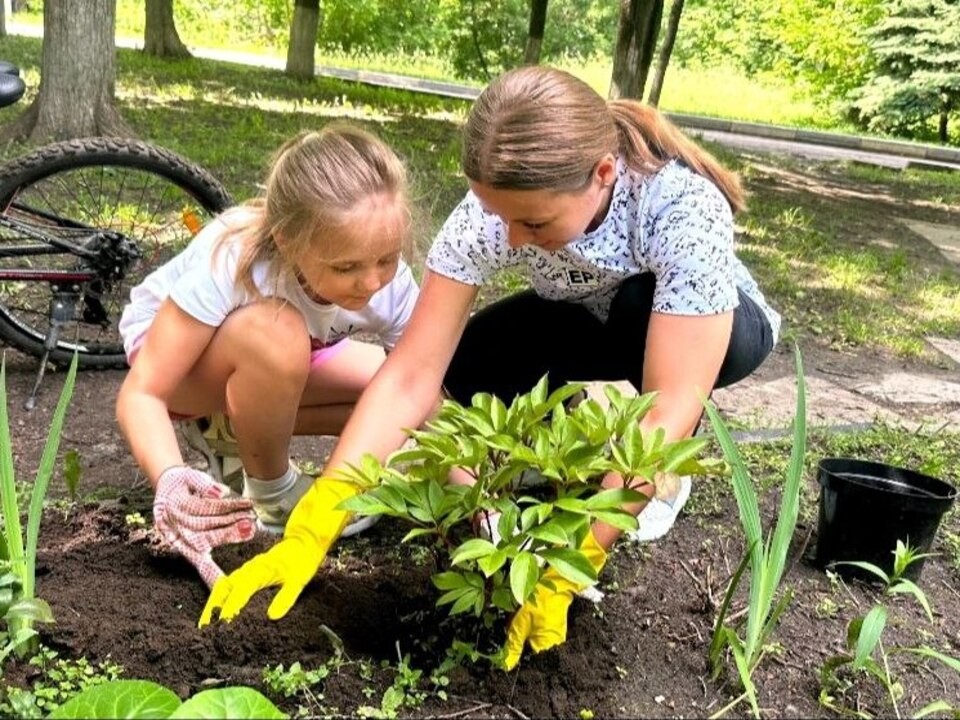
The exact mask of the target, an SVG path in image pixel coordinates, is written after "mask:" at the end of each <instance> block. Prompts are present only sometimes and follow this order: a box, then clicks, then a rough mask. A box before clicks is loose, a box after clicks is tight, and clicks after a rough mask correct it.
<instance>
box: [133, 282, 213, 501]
mask: <svg viewBox="0 0 960 720" xmlns="http://www.w3.org/2000/svg"><path fill="white" fill-rule="evenodd" d="M215 331H216V328H213V327H211V326H209V325H204V324H203V323H201V322H200V321H199V320H197V319H195V318H193V317H192V316H190V315H188V314H187V313H186V312H184V311H183V310H181V309H180V308H179V307H178V306H177V305H176V304H175V303H174V302H173V301H171V300H169V299H167V300H165V301H164V302H163V304H162V305H161V306H160V309H159V311H158V312H157V316H156V318H155V319H154V321H153V323H152V324H151V326H150V329H149V331H148V332H147V335H146V337H145V338H144V342H143V344H142V345H141V346H140V350H139V352H138V353H137V357H136V359H135V361H134V363H133V367H132V368H131V369H130V372H129V373H127V377H126V378H125V379H124V381H123V385H122V386H121V387H120V392H119V394H118V395H117V422H118V423H119V424H120V429H121V431H122V432H123V435H124V437H125V438H126V439H127V443H128V444H129V445H130V450H131V452H132V453H133V457H134V458H135V459H136V461H137V465H138V466H139V467H140V468H141V469H142V470H143V472H144V474H146V476H147V478H148V479H149V480H150V484H151V485H154V486H155V485H156V482H157V478H158V477H159V476H160V473H162V472H163V471H164V470H166V469H167V468H169V467H171V466H173V465H182V464H183V455H182V454H181V453H180V447H179V445H178V444H177V438H176V435H175V433H174V430H173V423H172V422H171V421H170V415H169V412H168V410H169V406H168V402H169V399H170V397H171V396H172V394H173V392H174V391H175V390H176V388H177V386H178V385H179V384H180V383H181V382H182V381H183V379H184V378H185V377H186V376H187V375H188V374H189V372H190V370H191V369H192V368H193V366H194V365H195V364H196V362H197V359H198V358H199V357H200V355H201V354H202V353H203V350H204V348H206V347H207V345H208V344H209V343H210V340H211V338H212V337H213V334H214V332H215Z"/></svg>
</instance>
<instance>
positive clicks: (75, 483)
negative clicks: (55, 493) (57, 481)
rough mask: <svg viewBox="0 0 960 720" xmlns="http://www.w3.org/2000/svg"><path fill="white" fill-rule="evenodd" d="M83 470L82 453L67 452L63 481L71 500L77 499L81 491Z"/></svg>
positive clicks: (64, 461) (64, 457) (65, 454)
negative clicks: (81, 465)
mask: <svg viewBox="0 0 960 720" xmlns="http://www.w3.org/2000/svg"><path fill="white" fill-rule="evenodd" d="M82 475H83V468H81V467H80V453H79V452H77V451H76V450H73V449H71V450H67V452H66V453H64V456H63V481H64V484H66V486H67V492H68V493H69V494H70V497H71V498H76V497H77V492H78V491H79V489H80V478H81V477H82Z"/></svg>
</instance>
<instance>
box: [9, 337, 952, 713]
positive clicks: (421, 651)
mask: <svg viewBox="0 0 960 720" xmlns="http://www.w3.org/2000/svg"><path fill="white" fill-rule="evenodd" d="M11 360H12V363H11ZM31 368H32V364H31V362H30V361H29V360H22V359H20V360H18V358H17V356H11V357H10V358H8V372H9V377H8V384H9V385H10V395H11V397H10V407H11V424H12V426H13V428H14V433H15V435H16V436H18V437H20V438H21V442H20V443H19V447H18V466H22V467H32V466H33V465H32V464H31V463H32V462H34V461H33V459H32V457H33V455H35V454H36V453H37V448H36V447H32V446H30V444H29V443H26V442H23V441H22V439H23V438H24V437H25V436H26V430H27V428H33V427H36V428H43V427H45V423H46V422H47V417H46V415H47V414H48V413H49V410H50V408H49V407H48V406H52V404H53V403H52V401H51V400H50V398H51V397H52V396H54V394H55V390H54V389H52V386H53V384H54V381H53V380H52V379H50V380H48V383H49V384H50V388H49V389H48V390H47V392H46V393H45V395H44V399H43V402H42V403H41V405H40V407H39V408H38V409H37V410H35V411H34V412H33V413H32V414H28V413H25V412H23V411H22V410H20V409H19V404H20V401H22V397H23V393H24V392H25V391H26V388H27V387H28V386H29V380H30V376H29V373H30V370H31ZM119 377H120V375H119V374H117V373H92V374H85V375H82V376H81V381H80V382H79V383H78V385H77V393H76V396H75V398H74V402H73V405H72V409H71V412H70V416H69V419H68V424H67V432H66V435H65V437H64V441H63V443H64V445H63V446H64V448H67V449H68V448H82V453H81V458H82V463H83V472H84V477H83V480H82V484H81V494H82V495H83V496H85V497H87V498H90V497H91V496H94V497H100V498H101V499H99V500H90V499H87V500H84V501H81V502H77V503H59V504H57V505H56V506H54V507H51V508H50V509H49V510H48V511H47V512H46V514H45V516H44V520H43V524H42V526H41V536H40V554H39V560H38V587H37V589H38V594H39V596H40V597H42V598H45V599H47V600H48V601H49V602H50V605H51V607H52V609H53V612H54V615H55V617H56V619H57V624H56V625H53V626H43V627H41V634H42V641H43V643H44V644H45V645H47V646H48V647H50V648H52V649H54V650H56V651H57V652H58V653H59V654H60V657H63V658H80V657H85V658H87V659H88V660H89V661H90V662H91V663H97V662H102V661H105V660H110V661H112V662H114V663H117V664H119V665H120V666H122V667H123V668H124V677H128V678H145V679H152V680H156V681H158V682H160V683H162V684H164V685H166V686H168V687H170V688H171V689H172V690H174V691H175V692H176V693H177V694H178V695H180V697H182V698H183V697H187V696H188V695H190V694H193V693H195V692H197V691H199V690H201V689H204V688H207V687H215V686H220V685H250V686H254V687H257V688H259V689H261V690H264V691H265V692H267V694H268V695H270V697H271V698H272V699H274V700H275V701H276V702H277V703H278V705H280V707H282V708H283V709H285V710H286V711H288V712H290V713H291V714H295V713H297V711H298V708H304V709H306V711H308V712H309V713H310V714H313V715H324V714H347V715H354V714H357V712H358V710H359V709H360V708H363V707H366V708H380V706H381V702H382V699H383V697H384V694H385V693H386V691H387V689H388V688H390V687H391V685H394V684H395V683H396V682H397V680H398V678H399V677H400V676H401V674H402V673H401V672H399V670H400V668H399V661H400V658H402V657H404V656H408V658H409V661H408V667H410V668H412V669H416V670H422V671H424V675H423V677H422V678H421V679H420V681H419V683H418V685H417V687H418V689H417V690H416V691H414V690H413V689H412V688H408V689H407V690H405V691H404V692H403V693H401V694H402V695H403V696H404V697H405V698H406V699H407V700H408V701H409V702H410V703H411V706H409V707H404V708H402V709H401V710H400V715H401V716H415V717H426V716H434V717H451V718H452V717H490V716H496V717H515V718H519V717H575V716H583V717H585V716H587V715H588V714H589V713H591V712H592V713H593V714H594V715H595V716H596V717H702V716H706V715H709V714H711V713H713V712H716V711H717V710H719V709H720V708H721V707H723V706H724V705H725V704H726V703H727V702H729V701H730V700H731V699H732V698H733V697H735V696H736V694H737V691H736V690H735V689H734V688H733V687H732V686H730V685H727V684H724V682H723V681H722V679H721V680H719V681H714V680H712V679H710V677H709V672H708V667H707V649H708V645H709V642H710V636H711V632H712V624H713V622H714V620H715V616H716V604H717V603H719V602H720V600H721V598H722V595H723V591H724V588H725V585H726V581H727V579H728V578H729V576H730V574H731V573H732V571H733V570H734V569H735V567H736V565H737V563H738V561H739V559H740V557H741V554H742V551H743V548H742V531H741V529H740V523H739V519H738V517H737V511H736V505H735V502H734V500H733V497H732V495H731V494H730V492H729V490H728V489H727V486H726V484H725V483H722V482H721V481H703V482H701V484H700V485H699V487H698V489H697V491H696V492H695V494H694V497H693V498H692V500H691V502H690V504H689V505H688V508H689V512H685V513H684V514H683V516H681V518H680V520H679V522H678V524H677V526H676V527H675V529H674V530H673V531H672V532H671V533H670V534H669V535H668V536H667V537H665V538H664V539H662V540H660V541H658V542H656V543H652V544H649V545H642V546H638V545H631V544H628V543H621V544H620V545H618V547H617V551H616V552H615V553H614V554H613V555H612V557H611V560H610V562H609V563H608V565H607V567H606V568H605V569H604V572H603V574H602V576H601V583H600V587H601V588H603V589H604V590H605V591H606V597H605V599H604V600H603V601H602V602H601V603H600V604H599V605H593V604H592V603H590V602H589V601H586V600H582V599H577V600H576V601H575V602H574V604H573V606H572V610H571V613H570V623H569V637H568V641H567V643H566V644H565V645H563V646H561V647H560V648H559V649H558V650H555V651H550V652H547V653H544V654H542V655H539V656H532V657H531V656H526V657H525V658H524V660H523V661H522V663H521V665H520V667H519V669H518V670H517V671H516V672H514V673H510V674H507V673H504V672H502V671H501V670H497V669H493V668H491V667H490V666H489V664H487V663H486V662H485V661H484V660H482V659H481V660H478V661H477V662H475V663H469V662H466V663H464V664H462V665H461V666H459V667H456V668H452V669H442V670H441V671H440V674H441V675H442V676H443V678H445V679H444V680H443V681H442V682H445V683H446V684H445V685H444V686H442V688H440V687H439V686H434V685H432V684H431V682H429V680H428V679H427V678H428V676H429V675H430V674H431V672H434V671H436V670H437V669H438V668H439V667H440V664H441V662H442V660H443V659H444V650H445V649H446V648H447V647H449V645H450V641H451V640H452V638H453V634H454V632H455V631H457V632H459V633H460V639H462V640H469V641H476V642H478V644H479V645H482V644H483V643H485V642H497V641H499V640H502V632H503V628H502V627H494V628H491V629H490V630H488V631H487V630H481V631H479V633H476V630H470V628H469V626H468V625H467V624H463V623H458V624H456V626H454V625H453V624H451V623H449V622H446V621H445V617H446V612H445V611H441V610H437V609H435V608H434V602H435V600H436V598H437V592H436V590H435V589H434V588H433V587H432V585H431V584H430V582H429V576H430V574H431V572H432V571H433V568H432V567H431V566H430V565H429V555H428V554H427V553H424V552H422V551H418V550H417V549H416V548H414V547H411V546H407V545H401V544H400V542H399V540H400V538H401V537H402V535H403V534H404V532H405V531H406V528H405V527H403V526H402V525H401V524H400V523H399V522H397V521H392V520H384V521H382V522H380V523H379V524H377V525H376V526H374V528H373V529H371V530H370V531H369V532H367V533H365V534H364V535H362V536H360V537H358V538H355V539H350V540H345V541H343V542H341V543H339V544H338V546H337V547H336V548H335V549H334V551H333V552H332V554H331V556H330V557H329V558H328V560H327V562H326V563H325V565H324V567H323V570H322V571H321V573H320V574H319V575H318V577H317V578H316V579H315V581H314V582H313V583H312V584H311V585H310V586H309V587H308V588H307V590H306V591H305V593H304V595H303V596H302V598H301V600H300V602H299V603H298V604H297V605H296V606H295V607H294V608H293V610H292V611H291V612H290V614H289V615H288V616H287V617H286V618H285V619H283V620H281V621H279V622H270V621H268V620H267V619H266V617H265V613H266V605H267V601H268V600H269V597H270V595H271V593H269V592H264V593H261V594H260V595H258V596H257V597H255V598H254V600H253V601H252V602H251V604H250V606H249V607H248V608H247V609H246V610H245V611H244V612H243V613H242V614H241V616H240V617H239V618H238V619H236V620H235V621H234V622H232V623H230V624H218V625H215V626H212V627H209V628H206V629H203V630H200V629H198V628H197V626H196V621H197V618H198V617H199V614H200V611H201V609H202V608H203V605H204V603H205V601H206V597H207V592H206V589H205V587H204V586H203V584H202V583H201V582H200V580H199V578H197V577H196V576H195V574H194V573H193V571H192V569H191V568H190V567H189V566H188V565H187V564H186V563H185V562H184V561H182V560H180V559H178V558H176V557H170V556H168V555H164V554H163V553H161V552H158V550H157V548H156V547H155V545H154V544H153V543H152V542H151V539H150V535H149V532H148V530H147V529H146V527H145V526H144V525H141V524H140V523H139V521H138V516H137V513H139V514H140V517H142V518H146V519H148V520H149V511H150V500H149V495H148V492H147V489H146V487H145V484H144V483H143V482H142V481H141V480H140V479H138V478H137V473H136V470H135V467H134V465H133V462H132V460H131V459H130V457H129V454H128V453H127V451H126V448H125V446H124V445H123V443H122V440H121V439H120V437H119V435H118V434H117V431H116V429H115V428H114V425H113V423H112V422H111V420H112V417H111V415H110V412H111V410H112V405H111V402H110V400H111V398H112V396H113V394H114V393H115V387H116V383H117V382H118V380H119ZM17 428H19V429H20V432H19V433H18V431H17ZM787 452H788V451H778V453H779V454H780V455H783V456H784V457H785V456H786V454H787ZM760 477H762V476H760ZM766 479H768V480H769V478H766ZM806 483H807V488H806V492H805V493H804V500H805V502H806V503H807V507H806V510H805V512H803V513H802V514H801V518H802V519H801V524H800V526H799V527H798V529H797V533H796V535H795V538H794V544H793V547H792V548H791V555H790V557H791V561H790V564H789V569H788V572H787V575H786V577H785V581H784V583H785V585H786V586H788V587H791V588H793V589H794V591H795V596H794V599H793V601H792V603H791V604H790V606H789V607H788V609H787V611H786V613H785V614H784V616H783V620H782V623H781V626H780V628H779V629H778V630H777V632H776V633H775V634H774V640H775V641H776V645H775V646H774V647H772V648H770V650H769V652H768V654H767V656H766V658H765V660H764V662H763V664H762V665H761V666H760V669H759V670H758V672H757V673H756V674H755V676H754V679H755V681H756V684H757V687H758V691H759V699H760V705H761V708H762V710H763V713H764V715H765V716H767V717H795V716H803V717H811V716H818V717H829V716H832V713H831V712H829V711H827V710H825V709H824V708H822V707H821V706H820V705H819V704H818V695H819V693H820V680H819V676H818V672H819V668H820V665H821V664H822V663H823V661H824V660H825V659H826V658H827V657H828V656H830V655H834V654H836V653H837V652H839V651H841V650H842V648H843V644H844V637H845V628H846V624H847V622H848V621H849V620H850V619H852V618H853V617H855V616H857V615H862V614H864V613H865V612H866V611H867V610H868V609H869V608H870V607H871V604H872V603H873V602H874V601H875V600H878V599H882V598H881V597H880V596H879V594H878V591H877V590H876V589H875V588H869V587H866V586H863V585H859V584H844V583H839V582H836V581H831V579H830V578H829V577H828V576H827V575H826V574H825V573H823V572H822V571H820V570H817V569H815V568H813V567H811V566H810V564H809V562H808V560H807V558H808V557H809V556H810V554H811V552H812V549H813V547H814V543H815V542H816V534H815V528H814V527H812V522H813V521H812V520H811V518H815V512H814V511H815V507H812V504H811V503H812V502H813V501H812V498H814V497H815V489H814V485H813V479H812V477H809V476H808V477H807V478H806ZM58 489H59V488H58ZM59 494H60V495H61V496H62V494H63V493H62V490H60V491H59ZM776 502H777V498H776V497H775V494H771V493H768V494H767V495H765V496H764V497H763V500H762V507H763V508H764V523H765V525H766V526H769V524H770V523H772V521H773V516H774V512H775V510H774V508H775V506H776ZM956 518H957V513H956V512H954V513H953V515H952V516H951V517H950V518H949V528H950V529H951V531H952V532H953V533H956V532H957V531H958V530H960V527H958V525H960V523H958V522H957V519H956ZM943 531H944V528H942V529H941V537H942V536H943ZM270 542H272V539H271V538H258V539H256V540H254V541H253V542H252V543H250V544H247V545H243V546H236V547H233V548H227V549H223V550H221V551H220V552H219V554H218V556H217V557H218V559H219V560H220V561H221V562H222V564H223V566H224V567H225V568H226V569H227V570H230V569H233V568H235V567H237V566H238V565H239V564H240V563H241V562H242V561H243V560H245V559H246V558H249V557H251V556H252V555H253V554H254V553H255V552H257V551H258V550H262V549H264V548H265V547H266V546H267V545H268V544H269V543H270ZM940 549H943V548H942V547H941V548H940ZM953 562H954V563H955V562H956V561H955V560H953ZM920 584H921V586H922V588H923V589H924V591H925V592H926V594H927V597H928V598H929V600H930V603H931V605H932V606H933V610H934V617H935V622H934V623H933V624H931V623H929V622H928V621H927V620H926V618H925V616H924V614H923V611H922V609H921V608H920V606H919V605H918V604H917V603H916V602H915V601H913V599H912V598H910V597H904V596H900V597H897V598H891V599H887V600H886V603H887V604H888V606H889V607H890V608H891V612H890V619H889V621H888V628H887V630H886V632H885V634H884V643H885V646H886V647H888V648H889V647H892V646H894V645H919V644H927V645H931V646H933V647H936V648H938V649H940V650H942V651H944V652H947V653H948V654H951V655H953V656H957V655H960V592H958V589H957V588H958V587H960V570H958V569H957V567H956V566H954V565H952V564H951V559H950V558H949V557H947V556H944V557H936V558H931V559H930V560H928V561H927V563H926V566H925V567H924V570H923V575H922V577H921V583H920ZM742 606H743V599H738V600H737V601H735V603H734V607H733V611H734V612H735V611H737V610H739V609H740V608H741V607H742ZM467 631H470V632H471V633H476V634H472V635H470V636H466V637H465V636H464V635H463V633H464V632H467ZM338 642H342V651H341V652H339V654H338V648H337V643H338ZM295 662H299V663H300V664H301V667H302V668H303V669H305V670H312V669H316V668H320V667H326V668H327V669H328V670H329V671H330V672H329V675H328V677H326V679H324V680H323V681H322V682H319V683H317V684H316V685H315V686H314V687H313V688H312V693H313V695H312V696H307V695H304V694H302V693H301V694H299V695H296V696H293V697H290V698H284V697H282V696H280V695H278V694H276V693H275V692H273V691H271V689H270V688H269V687H268V686H267V685H265V683H264V670H265V668H276V666H277V665H278V664H281V663H282V664H283V666H284V668H285V669H289V668H290V666H291V664H292V663H295ZM892 670H893V672H894V674H895V675H897V676H898V677H899V679H900V681H901V683H902V686H903V688H904V696H903V697H902V698H901V700H900V707H901V709H902V711H903V713H904V715H907V714H909V713H912V712H915V711H916V710H918V709H920V708H921V707H923V706H924V705H926V704H927V702H930V701H932V700H936V699H939V698H947V699H953V700H955V699H956V698H958V697H960V681H958V679H960V676H958V675H957V674H953V673H950V672H945V671H943V670H942V669H941V668H939V667H937V666H936V665H932V664H929V665H928V664H924V663H921V662H919V661H918V660H917V659H910V660H907V659H906V658H905V657H903V656H900V657H897V658H895V659H894V664H893V666H892ZM39 677H40V676H39V675H38V671H37V670H36V669H34V668H32V667H30V666H27V665H25V664H21V665H20V666H16V667H14V668H11V669H9V670H8V672H7V675H6V678H5V680H6V682H9V683H16V684H19V685H22V686H26V685H29V684H30V683H31V682H34V681H36V680H38V679H39ZM437 689H442V690H443V691H444V692H445V694H446V700H441V699H440V697H439V696H438V694H437V692H436V690H437ZM847 701H848V703H849V704H851V705H854V706H856V705H857V703H859V704H860V705H859V706H860V707H861V708H863V709H868V710H871V711H874V712H879V713H881V714H883V715H889V714H891V712H892V709H891V707H890V706H889V704H888V701H887V700H886V698H885V696H884V692H883V691H882V688H880V686H879V685H877V684H876V683H863V690H862V691H857V690H854V691H851V693H850V694H849V695H848V696H847ZM581 713H582V715H581ZM747 714H748V707H747V706H746V705H741V706H738V707H737V708H735V709H734V710H733V712H732V713H731V716H744V715H747Z"/></svg>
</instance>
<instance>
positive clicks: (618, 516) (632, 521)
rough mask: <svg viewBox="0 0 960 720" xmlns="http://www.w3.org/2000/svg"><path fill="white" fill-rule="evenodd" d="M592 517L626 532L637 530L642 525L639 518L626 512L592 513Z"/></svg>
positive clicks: (600, 511)
mask: <svg viewBox="0 0 960 720" xmlns="http://www.w3.org/2000/svg"><path fill="white" fill-rule="evenodd" d="M590 516H591V517H593V518H594V519H596V520H601V521H602V522H605V523H606V524H607V525H612V526H613V527H615V528H617V530H622V531H624V532H629V531H630V530H636V529H637V527H639V524H640V523H639V521H638V520H637V516H636V515H634V514H633V513H629V512H627V511H626V510H598V511H595V512H592V513H590Z"/></svg>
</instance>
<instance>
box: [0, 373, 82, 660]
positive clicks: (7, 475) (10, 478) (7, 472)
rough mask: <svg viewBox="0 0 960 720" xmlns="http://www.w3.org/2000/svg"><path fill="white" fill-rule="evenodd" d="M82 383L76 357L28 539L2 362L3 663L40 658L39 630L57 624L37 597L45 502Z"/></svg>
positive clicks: (36, 490)
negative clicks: (75, 394)
mask: <svg viewBox="0 0 960 720" xmlns="http://www.w3.org/2000/svg"><path fill="white" fill-rule="evenodd" d="M76 377H77V356H76V355H74V356H73V362H72V363H71V364H70V370H69V372H68V373H67V378H66V380H65V381H64V384H63V390H62V391H61V393H60V400H59V402H58V403H57V407H56V410H55V411H54V413H53V420H52V421H51V423H50V431H49V433H48V435H47V442H46V444H45V445H44V448H43V455H42V456H41V458H40V467H39V468H38V469H37V475H36V478H35V479H34V482H33V493H32V495H31V498H30V508H29V511H28V513H27V528H26V535H25V536H24V534H23V526H22V524H21V522H20V511H21V508H20V505H19V503H18V502H17V482H16V476H15V474H14V468H13V447H12V443H11V438H10V422H9V419H8V417H7V391H6V387H7V382H6V378H7V370H6V358H4V359H3V361H2V362H0V494H2V495H3V501H2V505H0V508H2V520H3V538H2V540H0V617H2V618H3V620H4V621H5V622H6V628H7V629H6V631H5V632H2V633H0V663H2V662H3V660H4V659H6V657H7V656H8V655H9V654H10V653H11V652H13V651H16V652H17V653H18V654H20V655H21V656H26V655H28V654H30V653H33V652H35V651H36V649H37V645H38V642H37V631H36V630H35V629H34V627H33V626H34V624H35V623H38V622H53V613H52V612H51V611H50V606H49V605H47V603H46V602H44V601H43V600H42V599H40V598H38V597H35V587H36V584H35V582H36V564H37V538H38V537H39V534H40V516H41V514H42V513H43V500H44V497H45V496H46V493H47V487H48V486H49V484H50V477H51V476H52V475H53V467H54V462H55V461H56V458H57V450H58V448H59V447H60V436H61V434H62V432H63V421H64V417H65V416H66V413H67V405H68V404H69V402H70V397H71V396H72V395H73V386H74V382H75V380H76Z"/></svg>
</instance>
